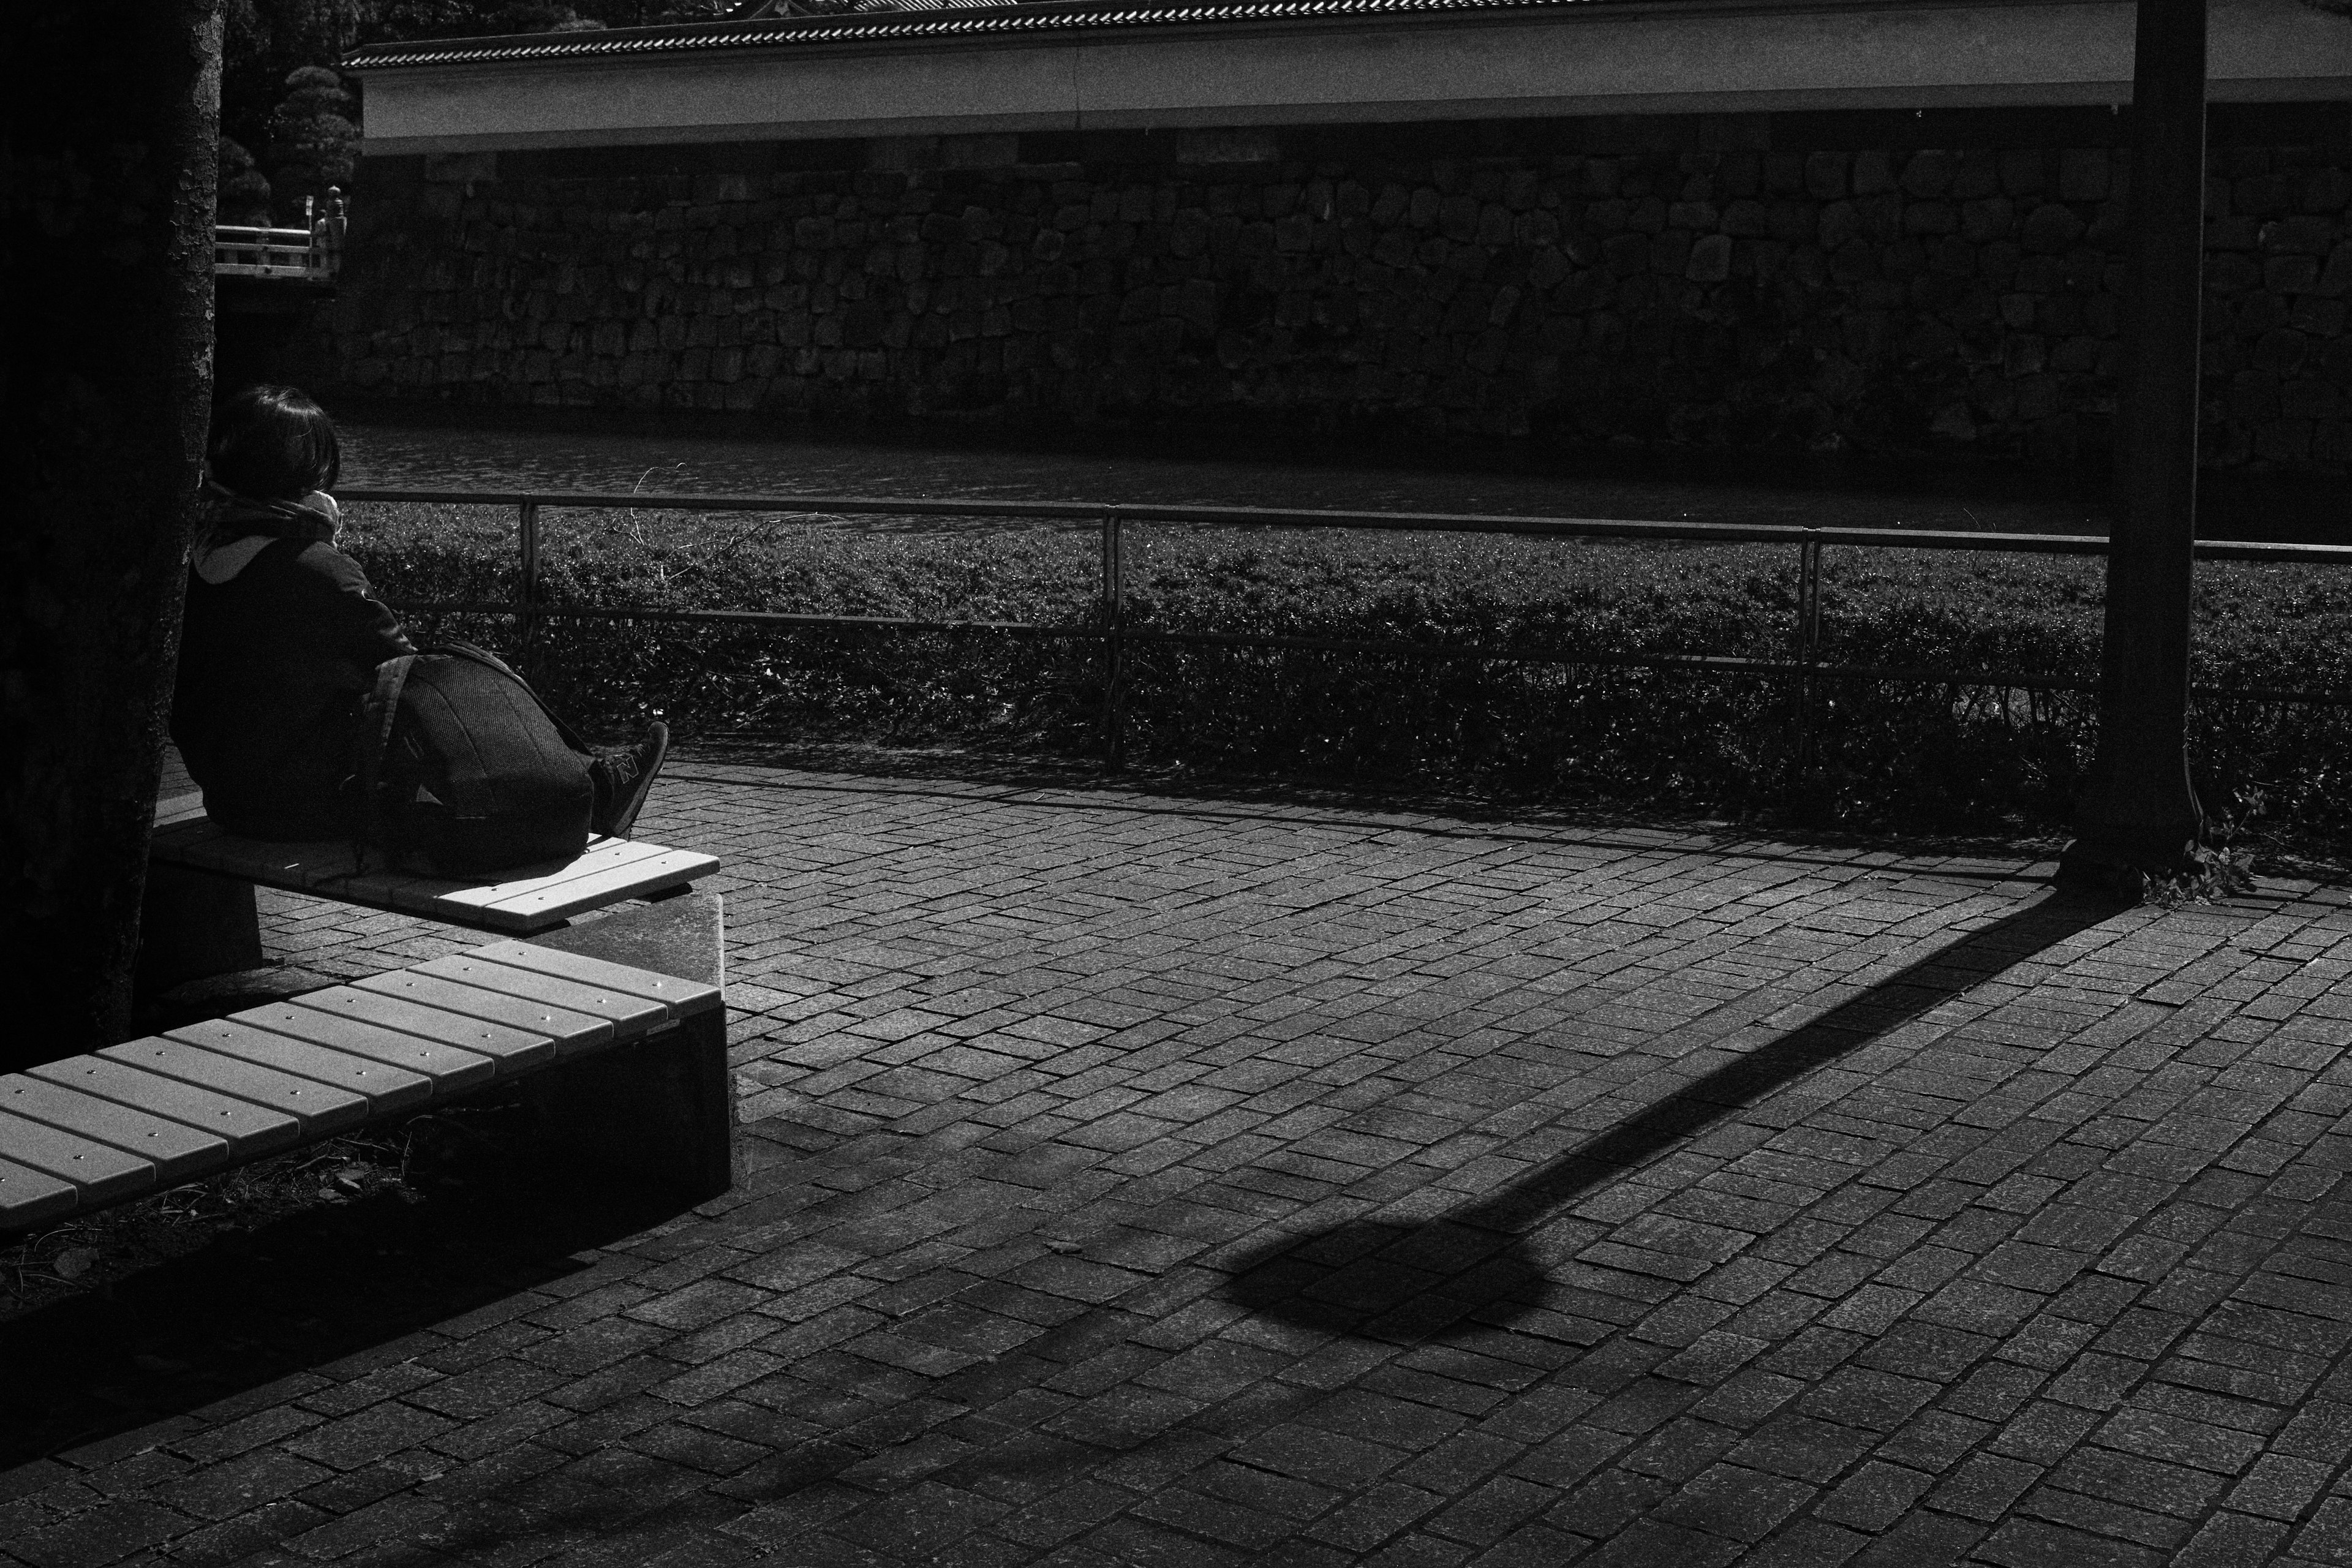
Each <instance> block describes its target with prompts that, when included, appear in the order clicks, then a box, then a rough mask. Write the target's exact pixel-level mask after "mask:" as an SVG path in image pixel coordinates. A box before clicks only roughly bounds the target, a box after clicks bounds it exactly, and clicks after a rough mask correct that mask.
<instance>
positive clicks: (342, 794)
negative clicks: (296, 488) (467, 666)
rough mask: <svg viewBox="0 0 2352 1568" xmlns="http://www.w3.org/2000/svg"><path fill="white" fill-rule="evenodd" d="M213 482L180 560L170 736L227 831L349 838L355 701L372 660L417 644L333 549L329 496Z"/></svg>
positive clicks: (367, 681)
mask: <svg viewBox="0 0 2352 1568" xmlns="http://www.w3.org/2000/svg"><path fill="white" fill-rule="evenodd" d="M208 493H209V505H208V509H207V512H206V516H205V528H204V530H203V531H202V532H201V533H200V534H199V536H198V539H197V542H196V547H195V550H194V552H192V554H191V556H190V559H189V571H188V596H187V612H186V616H185V619H184V622H183V626H182V630H181V634H180V668H179V679H178V685H177V687H176V689H175V690H174V691H173V699H172V739H173V742H176V743H177V744H178V746H179V748H180V756H181V759H182V761H184V763H187V767H188V773H189V775H190V776H191V777H193V778H194V780H195V781H196V784H198V786H199V787H201V788H202V789H203V790H204V792H205V815H206V816H209V817H211V818H212V819H213V820H214V821H215V822H216V823H218V824H220V825H221V826H223V827H225V828H226V829H227V830H228V831H229V832H231V833H236V834H241V835H243V836H245V837H252V838H267V839H277V840H281V841H286V840H300V839H317V838H341V837H351V836H352V834H353V832H354V831H355V830H356V828H357V827H358V826H359V818H358V808H359V802H358V792H357V788H356V785H355V784H353V783H352V778H353V774H354V772H355V761H354V759H355V757H356V743H357V741H358V738H359V724H360V706H361V703H362V700H364V699H365V698H366V696H367V693H368V692H369V690H370V689H372V688H373V684H374V679H375V668H376V666H377V665H379V664H381V663H383V661H384V660H385V659H387V658H395V657H397V656H399V655H401V654H406V653H414V652H415V648H414V647H411V646H410V644H409V640H408V637H407V636H406V634H405V633H404V632H403V631H402V630H401V626H400V619H399V617H398V616H394V614H393V613H392V611H391V609H390V608H389V607H388V606H386V605H384V604H383V603H382V602H381V601H380V600H378V599H377V598H376V597H375V594H374V590H373V589H372V588H370V587H369V586H368V580H367V577H366V574H363V573H362V572H361V570H360V568H359V563H357V562H355V561H353V560H352V558H351V557H350V556H348V555H345V554H344V553H343V552H341V551H339V550H337V549H336V548H335V547H334V544H333V540H334V537H335V531H336V515H335V503H334V501H333V500H331V499H330V498H329V497H327V496H325V495H322V494H313V495H311V496H310V497H308V498H306V499H305V500H302V501H300V502H287V501H262V500H252V499H251V498H248V497H245V496H238V495H234V494H231V493H230V492H228V491H226V490H220V489H217V488H215V489H212V490H211V491H210V492H208Z"/></svg>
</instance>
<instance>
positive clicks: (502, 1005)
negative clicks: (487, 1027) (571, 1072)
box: [360, 969, 613, 1058]
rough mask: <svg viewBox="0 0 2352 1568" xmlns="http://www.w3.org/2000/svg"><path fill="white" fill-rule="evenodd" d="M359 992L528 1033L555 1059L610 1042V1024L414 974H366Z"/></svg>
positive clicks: (514, 997)
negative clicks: (551, 1047)
mask: <svg viewBox="0 0 2352 1568" xmlns="http://www.w3.org/2000/svg"><path fill="white" fill-rule="evenodd" d="M360 986H361V988H362V989H363V990H368V991H376V992H381V993H382V994H384V995H386V996H405V997H407V998H408V999H409V1000H410V1001H413V1002H421V1003H423V1004H424V1005H425V1006H427V1007H439V1008H442V1009H444V1010H445V1011H447V1012H451V1013H462V1014H464V1015H465V1016H467V1017H469V1018H488V1019H489V1020H491V1021H492V1022H494V1023H499V1024H505V1025H507V1026H509V1027H510V1028H517V1029H529V1030H530V1031H531V1032H533V1033H534V1034H539V1035H543V1036H545V1037H548V1038H549V1039H551V1040H553V1041H554V1042H555V1054H556V1056H557V1057H558V1058H564V1057H576V1056H578V1055H580V1054H581V1053H582V1052H583V1051H592V1050H594V1049H596V1048H597V1047H600V1046H605V1045H609V1044H611V1043H612V1039H613V1023H612V1020H611V1019H609V1018H599V1017H597V1016H594V1015H593V1014H591V1013H574V1012H571V1011H568V1010H566V1009H564V1008H561V1007H551V1006H549V1005H546V1004H545V1003H543V1002H534V1001H531V1000H530V998H528V997H524V996H501V995H499V994H498V993H497V992H495V991H484V990H481V989H480V988H478V987H477V986H472V985H461V984H458V983H457V982H456V981H454V980H444V979H442V978H440V977H439V976H438V975H433V974H419V973H416V972H415V971H414V970H408V969H402V970H395V971H394V972H393V973H390V974H371V975H369V976H368V977H367V978H366V979H365V980H362V981H361V982H360Z"/></svg>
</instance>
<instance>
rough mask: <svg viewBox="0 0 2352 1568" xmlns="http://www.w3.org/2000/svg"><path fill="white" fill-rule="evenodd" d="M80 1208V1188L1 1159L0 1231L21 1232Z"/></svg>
mask: <svg viewBox="0 0 2352 1568" xmlns="http://www.w3.org/2000/svg"><path fill="white" fill-rule="evenodd" d="M80 1206H81V1192H80V1189H79V1188H77V1187H76V1186H75V1185H74V1184H72V1183H71V1182H68V1181H63V1180H60V1179H59V1178H58V1177H56V1176H52V1175H49V1174H48V1173H46V1172H42V1171H36V1170H34V1169H33V1168H32V1167H31V1166H30V1165H18V1164H15V1163H11V1162H9V1161H6V1160H0V1230H22V1229H24V1228H25V1227H26V1226H32V1225H38V1224H40V1223H41V1222H42V1221H43V1220H45V1219H55V1218H56V1217H57V1216H58V1215H61V1214H71V1213H72V1212H73V1211H74V1210H75V1209H77V1208H79V1207H80Z"/></svg>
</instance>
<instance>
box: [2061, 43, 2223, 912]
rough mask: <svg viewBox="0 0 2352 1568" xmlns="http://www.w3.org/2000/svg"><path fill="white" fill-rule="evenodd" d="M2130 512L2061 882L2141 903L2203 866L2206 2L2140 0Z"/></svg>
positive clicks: (2110, 565)
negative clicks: (2195, 556) (2192, 613)
mask: <svg viewBox="0 0 2352 1568" xmlns="http://www.w3.org/2000/svg"><path fill="white" fill-rule="evenodd" d="M2130 200H2131V208H2130V212H2131V246H2132V249H2131V258H2130V274H2129V278H2130V283H2129V287H2130V294H2129V298H2128V300H2127V304H2128V306H2129V316H2128V319H2127V321H2126V328H2125V331H2126V334H2127V336H2126V356H2127V357H2126V366H2127V370H2126V381H2125V384H2124V388H2123V396H2122V400H2121V407H2120V408H2119V409H2118V411H2117V412H2118V414H2119V416H2120V417H2119V419H2118V421H2117V424H2118V429H2117V436H2118V439H2119V446H2120V450H2119V452H2118V458H2119V468H2120V473H2119V475H2118V485H2117V489H2118V492H2119V500H2121V502H2122V506H2121V508H2120V515H2119V516H2118V517H2117V519H2116V525H2115V531H2114V534H2113V540H2112V543H2111V546H2110V548H2109V551H2108V554H2107V604H2106V640H2105V647H2104V648H2103V650H2102V654H2101V662H2100V676H2099V749H2098V754H2097V757H2096V759H2095V761H2094V762H2093V763H2092V766H2091V775H2090V780H2089V783H2088V784H2087V785H2086V787H2085V788H2084V792H2083V796H2082V799H2081V800H2080V801H2079V802H2078V803H2077V805H2076V807H2075V814H2074V831H2075V840H2074V843H2073V844H2072V845H2071V846H2069V847H2068V848H2067V850H2066V853H2065V856H2064V857H2063V858H2062V859H2061V860H2060V862H2059V872H2058V874H2059V879H2060V880H2061V881H2062V882H2066V883H2069V884H2072V885H2075V886H2081V887H2085V888H2089V889H2096V890H2102V891H2109V890H2111V891H2115V892H2117V893H2120V894H2122V895H2124V896H2126V897H2137V893H2138V891H2139V889H2140V888H2141V886H2142V882H2141V879H2142V878H2143V877H2144V876H2147V875H2163V874H2165V873H2168V872H2170V871H2174V870H2177V869H2180V868H2184V867H2185V866H2186V865H2188V864H2189V850H2190V849H2191V847H2193V846H2194V843H2195V841H2196V837H2197V834H2198V831H2199V829H2200V827H2201V826H2203V820H2204V819H2203V814H2202V813H2201V812H2200V810H2199V808H2198V805H2197V795H2196V793H2195V791H2194V790H2192V789H2191V788H2190V787H2189V760H2188V749H2187V745H2188V733H2187V732H2188V723H2189V599H2190V593H2191V589H2192V574H2191V550H2190V546H2191V543H2192V542H2193V541H2194V539H2195V537H2196V523H2197V402H2198V374H2197V356H2198V333H2199V307H2200V303H2201V294H2202V289H2203V268H2204V259H2205V233H2204V203H2205V0H2139V26H2138V31H2137V40H2136V47H2135V58H2134V66H2133V80H2132V166H2131V196H2130Z"/></svg>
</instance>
